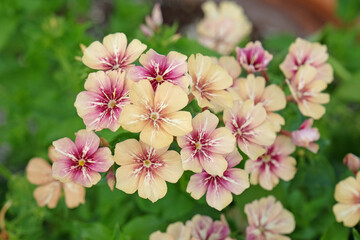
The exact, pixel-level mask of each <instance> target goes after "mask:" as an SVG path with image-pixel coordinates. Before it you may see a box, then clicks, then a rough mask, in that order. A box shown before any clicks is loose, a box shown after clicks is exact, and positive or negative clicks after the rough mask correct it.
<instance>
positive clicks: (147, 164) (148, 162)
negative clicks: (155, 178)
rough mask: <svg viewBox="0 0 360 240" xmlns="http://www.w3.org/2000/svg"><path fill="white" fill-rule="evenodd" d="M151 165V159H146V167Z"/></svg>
mask: <svg viewBox="0 0 360 240" xmlns="http://www.w3.org/2000/svg"><path fill="white" fill-rule="evenodd" d="M150 165H151V162H150V160H149V159H146V160H145V161H144V167H147V168H148V167H150Z"/></svg>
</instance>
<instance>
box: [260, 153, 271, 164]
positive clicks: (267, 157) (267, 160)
mask: <svg viewBox="0 0 360 240" xmlns="http://www.w3.org/2000/svg"><path fill="white" fill-rule="evenodd" d="M262 160H263V161H264V162H266V163H267V162H270V161H271V157H270V156H269V155H264V156H263V157H262Z"/></svg>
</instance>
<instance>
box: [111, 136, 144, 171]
mask: <svg viewBox="0 0 360 240" xmlns="http://www.w3.org/2000/svg"><path fill="white" fill-rule="evenodd" d="M142 153H143V151H142V148H141V146H140V143H139V142H138V141H137V140H136V139H127V140H125V141H122V142H119V143H117V144H116V146H115V154H114V160H115V162H116V163H117V164H118V165H120V166H122V165H128V164H134V163H135V160H136V159H137V158H138V157H137V156H140V155H141V154H142Z"/></svg>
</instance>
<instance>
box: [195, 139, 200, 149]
mask: <svg viewBox="0 0 360 240" xmlns="http://www.w3.org/2000/svg"><path fill="white" fill-rule="evenodd" d="M201 147H202V144H201V143H200V141H199V142H197V143H195V148H196V149H197V150H200V149H201Z"/></svg>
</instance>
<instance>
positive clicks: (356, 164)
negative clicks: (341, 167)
mask: <svg viewBox="0 0 360 240" xmlns="http://www.w3.org/2000/svg"><path fill="white" fill-rule="evenodd" d="M343 162H344V164H345V165H346V166H348V168H349V169H350V170H351V171H352V172H353V173H354V174H355V175H356V173H357V172H358V170H359V168H360V159H359V158H358V157H357V156H355V155H354V154H352V153H348V154H346V156H345V157H344V160H343Z"/></svg>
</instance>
